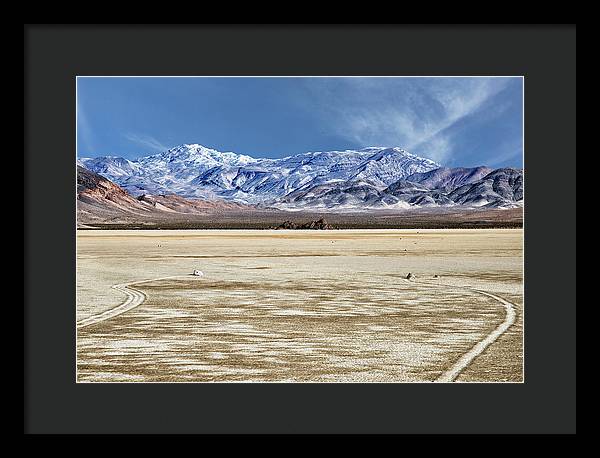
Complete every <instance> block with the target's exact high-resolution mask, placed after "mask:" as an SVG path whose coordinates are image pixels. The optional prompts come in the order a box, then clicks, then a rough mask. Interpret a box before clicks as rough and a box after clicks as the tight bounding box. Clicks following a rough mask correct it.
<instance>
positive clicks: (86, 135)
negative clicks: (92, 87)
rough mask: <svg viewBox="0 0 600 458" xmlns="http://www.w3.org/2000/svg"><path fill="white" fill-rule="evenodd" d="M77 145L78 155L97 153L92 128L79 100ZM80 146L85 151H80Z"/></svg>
mask: <svg viewBox="0 0 600 458" xmlns="http://www.w3.org/2000/svg"><path fill="white" fill-rule="evenodd" d="M80 142H81V143H80ZM77 144H78V145H77V154H78V155H80V154H89V153H94V152H95V148H94V142H93V134H92V128H91V125H90V123H89V121H88V118H87V115H86V114H85V110H84V109H83V107H82V104H81V102H80V101H79V100H78V101H77ZM79 146H82V147H83V149H84V150H85V151H80V148H79Z"/></svg>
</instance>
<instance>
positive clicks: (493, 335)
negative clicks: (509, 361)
mask: <svg viewBox="0 0 600 458" xmlns="http://www.w3.org/2000/svg"><path fill="white" fill-rule="evenodd" d="M406 281H408V282H409V283H410V281H409V280H406ZM413 282H414V283H418V284H426V285H431V286H438V287H440V286H441V287H445V288H454V289H467V290H469V291H472V292H474V293H478V294H483V295H484V296H488V297H491V298H492V299H495V300H496V301H497V302H499V303H500V304H502V306H503V307H504V310H505V312H506V315H505V317H504V321H502V323H500V324H499V325H498V326H497V327H496V328H495V329H494V330H493V331H492V332H490V333H489V334H488V335H487V336H485V337H484V338H483V339H482V340H480V341H479V342H477V343H476V344H475V345H474V346H473V347H472V348H471V349H470V350H469V351H467V352H466V353H465V354H463V355H462V356H461V357H460V358H459V359H458V360H457V361H456V362H455V363H454V364H453V365H452V366H451V367H450V368H449V369H447V370H445V371H444V372H443V373H442V374H441V375H440V376H439V377H438V378H436V379H435V382H442V383H444V382H453V381H454V380H456V378H457V377H458V376H459V375H460V374H461V372H462V371H464V370H465V369H466V368H467V367H469V365H470V364H471V363H472V362H473V361H474V360H475V358H477V357H478V356H479V355H481V354H482V353H483V352H484V351H485V349H486V348H487V347H489V346H490V345H491V344H492V343H494V342H495V341H496V340H497V339H498V338H499V337H500V336H501V335H502V334H504V333H505V332H506V331H508V329H509V328H510V327H511V326H512V325H513V324H514V323H515V319H516V317H517V312H516V306H515V304H513V303H512V302H509V301H507V300H506V299H503V298H502V297H500V296H497V295H495V294H492V293H488V292H487V291H482V290H479V289H475V288H470V287H468V286H463V287H460V286H453V285H443V284H438V283H429V282H418V281H414V280H413Z"/></svg>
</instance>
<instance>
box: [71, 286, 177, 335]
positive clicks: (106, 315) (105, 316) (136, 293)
mask: <svg viewBox="0 0 600 458" xmlns="http://www.w3.org/2000/svg"><path fill="white" fill-rule="evenodd" d="M181 277H184V276H183V275H174V276H171V277H160V278H151V279H149V280H139V281H133V282H129V283H120V284H118V285H113V286H112V288H114V289H116V290H117V291H120V292H122V293H123V294H125V295H126V296H127V299H125V301H124V302H123V303H121V304H119V305H118V306H116V307H114V308H112V309H109V310H105V311H104V312H102V313H98V314H96V315H92V316H89V317H87V318H84V319H82V320H79V321H78V322H77V329H82V328H85V327H87V326H92V325H94V324H98V323H101V322H103V321H106V320H109V319H111V318H114V317H116V316H119V315H122V314H123V313H125V312H128V311H130V310H132V309H134V308H136V307H139V306H140V305H142V304H143V303H144V301H145V300H146V298H147V296H146V293H144V292H142V291H140V290H138V289H135V288H132V285H139V284H140V283H149V282H152V281H158V280H168V279H170V278H181Z"/></svg>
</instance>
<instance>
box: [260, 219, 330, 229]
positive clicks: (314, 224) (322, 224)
mask: <svg viewBox="0 0 600 458" xmlns="http://www.w3.org/2000/svg"><path fill="white" fill-rule="evenodd" d="M272 229H313V230H331V229H335V228H334V227H333V226H332V225H331V224H328V223H327V221H325V219H324V218H321V219H318V220H316V221H311V222H309V223H304V224H297V223H294V222H293V221H284V222H283V223H281V224H280V225H279V226H277V227H274V228H272Z"/></svg>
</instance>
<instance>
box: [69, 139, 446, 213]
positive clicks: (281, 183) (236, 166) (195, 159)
mask: <svg viewBox="0 0 600 458" xmlns="http://www.w3.org/2000/svg"><path fill="white" fill-rule="evenodd" d="M80 161H81V163H83V164H84V165H85V167H86V168H88V169H89V170H91V171H93V172H96V173H99V174H101V175H103V176H105V177H106V178H108V179H110V180H113V181H114V182H116V183H117V184H118V185H120V186H122V187H123V188H124V189H126V190H127V191H128V192H130V193H131V194H133V195H141V194H157V193H164V192H172V193H175V194H178V195H180V196H183V197H201V196H206V195H208V194H211V195H214V196H219V197H222V198H226V199H231V200H237V201H242V202H249V203H262V202H268V201H274V200H277V199H279V198H281V197H283V196H285V195H287V194H289V193H290V192H293V191H295V190H297V189H299V188H303V187H306V188H308V187H311V186H315V185H318V184H324V183H329V182H335V181H340V180H346V181H347V180H361V179H366V180H369V181H373V182H375V183H376V184H378V185H379V186H383V187H385V186H387V185H389V184H391V183H393V182H394V181H397V180H398V179H400V178H404V177H406V176H408V175H410V174H413V173H416V172H426V171H429V170H432V169H435V168H438V167H439V164H437V163H435V162H433V161H431V160H429V159H424V158H420V157H418V156H415V155H413V154H410V153H408V152H406V151H404V150H402V149H400V148H381V147H369V148H364V149H361V150H346V151H324V152H309V153H300V154H295V155H292V156H288V157H284V158H281V159H266V158H253V157H250V156H245V155H240V154H236V153H231V152H227V153H222V152H220V151H217V150H214V149H211V148H206V147H204V146H202V145H198V144H190V145H181V146H178V147H175V148H172V149H170V150H168V151H165V152H163V153H159V154H155V155H152V156H147V157H142V158H140V159H137V160H134V161H131V160H128V159H124V158H118V157H113V156H108V157H98V158H94V159H80Z"/></svg>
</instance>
